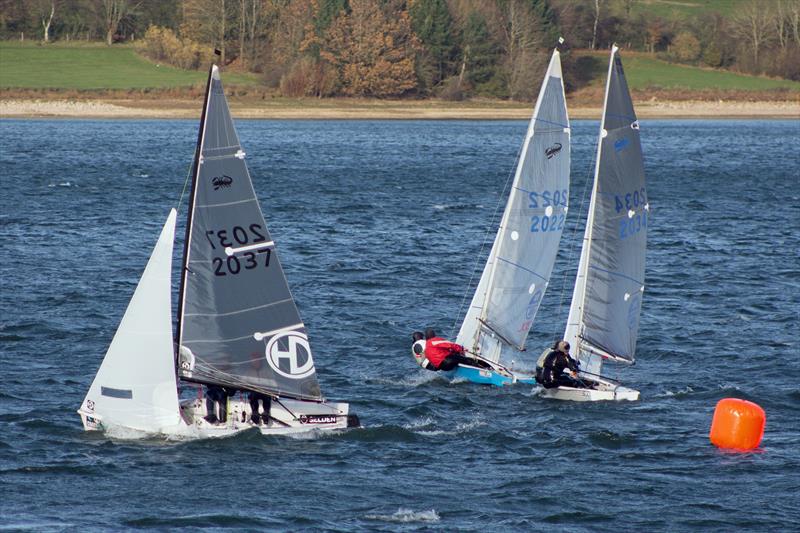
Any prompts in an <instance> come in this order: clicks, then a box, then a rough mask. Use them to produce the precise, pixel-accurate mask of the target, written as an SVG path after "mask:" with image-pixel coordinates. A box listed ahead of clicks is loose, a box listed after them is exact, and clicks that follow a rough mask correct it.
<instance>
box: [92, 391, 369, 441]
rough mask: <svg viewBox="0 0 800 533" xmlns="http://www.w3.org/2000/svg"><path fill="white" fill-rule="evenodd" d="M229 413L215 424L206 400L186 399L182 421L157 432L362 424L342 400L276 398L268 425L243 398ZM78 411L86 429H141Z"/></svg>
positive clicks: (290, 431)
mask: <svg viewBox="0 0 800 533" xmlns="http://www.w3.org/2000/svg"><path fill="white" fill-rule="evenodd" d="M227 412H228V417H227V420H226V421H225V423H219V424H212V423H209V422H208V421H206V419H205V416H206V414H207V413H206V408H205V401H204V400H201V399H194V400H183V401H182V402H181V404H180V414H181V424H180V425H179V426H177V427H169V428H162V429H160V430H158V431H156V432H154V434H163V435H170V436H172V435H174V436H190V437H200V438H213V437H229V436H231V435H234V434H236V433H239V432H242V431H246V430H250V429H258V431H260V432H261V433H262V434H263V435H297V434H302V433H313V432H320V431H332V430H342V429H347V428H351V427H360V422H359V419H358V416H356V415H354V414H350V406H349V404H347V403H340V402H310V401H302V400H290V399H283V398H281V399H278V400H273V401H272V402H270V410H269V419H268V421H267V422H266V423H265V424H254V423H253V422H252V421H251V417H250V415H251V410H250V404H249V402H247V401H244V400H241V399H237V398H231V399H229V400H228V404H227ZM78 414H79V415H80V416H81V421H82V422H83V427H84V429H85V430H86V431H107V430H109V429H117V428H121V429H129V430H132V431H135V432H137V433H138V432H140V431H141V430H139V429H138V428H124V427H122V426H116V425H114V426H111V427H106V425H104V424H103V421H102V418H101V417H99V416H97V415H96V414H94V413H88V412H86V411H83V410H79V411H78ZM143 433H150V432H143Z"/></svg>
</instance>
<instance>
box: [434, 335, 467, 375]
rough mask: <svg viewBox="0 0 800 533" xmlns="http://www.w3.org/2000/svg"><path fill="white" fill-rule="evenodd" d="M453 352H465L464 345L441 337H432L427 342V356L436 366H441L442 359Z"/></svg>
mask: <svg viewBox="0 0 800 533" xmlns="http://www.w3.org/2000/svg"><path fill="white" fill-rule="evenodd" d="M453 353H464V347H463V346H461V345H460V344H456V343H454V342H449V341H446V340H444V339H443V338H441V337H432V338H430V339H428V340H427V341H426V342H425V357H426V358H427V359H428V361H429V362H430V363H431V364H432V365H433V366H434V368H439V365H441V364H442V361H444V360H445V358H446V357H447V356H448V355H450V354H453Z"/></svg>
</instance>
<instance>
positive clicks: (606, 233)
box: [565, 46, 650, 372]
mask: <svg viewBox="0 0 800 533" xmlns="http://www.w3.org/2000/svg"><path fill="white" fill-rule="evenodd" d="M649 211H650V204H649V202H648V197H647V190H646V187H645V178H644V163H643V159H642V147H641V143H640V140H639V123H638V121H637V119H636V114H635V113H634V110H633V103H632V102H631V97H630V93H629V91H628V85H627V82H626V80H625V73H624V71H623V68H622V61H621V59H620V57H619V54H618V48H617V47H616V46H614V47H613V48H612V51H611V58H610V62H609V69H608V81H607V86H606V99H605V106H604V111H603V118H602V123H601V126H600V139H599V143H598V153H597V161H596V167H595V179H594V186H593V189H592V198H591V201H590V204H589V214H588V219H587V224H586V230H585V234H584V240H583V248H582V250H581V259H580V263H579V266H578V276H577V279H576V282H575V289H574V292H573V297H572V304H571V306H570V312H569V318H568V320H567V329H566V332H565V339H566V340H567V341H568V342H569V343H570V344H571V345H572V346H573V353H576V354H577V355H578V356H579V357H580V359H581V360H582V361H583V362H585V363H587V364H585V365H584V369H585V370H588V371H590V372H598V371H599V368H600V365H601V363H602V360H603V359H615V360H620V361H627V362H632V361H633V360H634V354H635V351H636V338H637V336H638V331H639V315H640V311H641V304H642V294H643V292H644V273H645V246H646V240H647V223H648V214H649Z"/></svg>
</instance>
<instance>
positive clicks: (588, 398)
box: [540, 376, 639, 402]
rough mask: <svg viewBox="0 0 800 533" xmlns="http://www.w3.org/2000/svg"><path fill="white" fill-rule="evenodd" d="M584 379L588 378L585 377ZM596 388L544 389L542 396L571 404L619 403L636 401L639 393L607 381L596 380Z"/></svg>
mask: <svg viewBox="0 0 800 533" xmlns="http://www.w3.org/2000/svg"><path fill="white" fill-rule="evenodd" d="M584 379H586V377H585V376H584ZM593 383H595V384H596V385H595V388H592V389H579V388H576V387H555V388H552V389H542V392H541V393H540V396H541V397H542V398H549V399H552V400H565V401H571V402H615V401H616V402H618V401H636V400H638V399H639V391H638V390H635V389H629V388H628V387H623V386H622V385H619V384H617V383H612V382H610V381H605V380H594V381H593Z"/></svg>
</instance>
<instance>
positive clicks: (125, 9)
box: [101, 0, 141, 46]
mask: <svg viewBox="0 0 800 533" xmlns="http://www.w3.org/2000/svg"><path fill="white" fill-rule="evenodd" d="M101 4H102V8H103V22H104V25H105V30H106V44H107V45H108V46H111V45H112V44H113V43H114V35H115V34H116V33H117V28H119V24H120V22H122V21H123V20H124V19H125V18H127V17H129V16H131V15H133V14H134V13H135V12H136V9H137V8H138V7H139V6H140V5H141V2H137V3H136V4H134V3H133V2H131V1H130V0H101Z"/></svg>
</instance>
